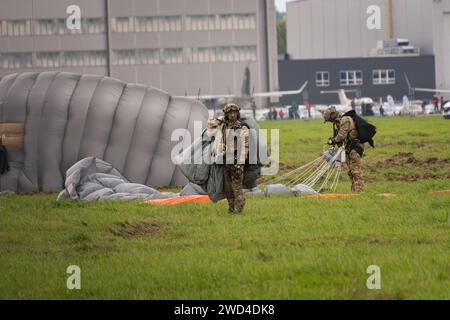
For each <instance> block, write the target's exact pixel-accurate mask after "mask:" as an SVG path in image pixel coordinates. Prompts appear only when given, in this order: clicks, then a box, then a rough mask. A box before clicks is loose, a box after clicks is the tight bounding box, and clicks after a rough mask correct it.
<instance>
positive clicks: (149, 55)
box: [136, 49, 159, 64]
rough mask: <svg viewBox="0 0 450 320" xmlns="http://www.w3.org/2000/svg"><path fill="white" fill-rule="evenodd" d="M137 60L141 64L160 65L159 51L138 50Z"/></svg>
mask: <svg viewBox="0 0 450 320" xmlns="http://www.w3.org/2000/svg"><path fill="white" fill-rule="evenodd" d="M136 60H137V63H139V64H159V49H138V50H136Z"/></svg>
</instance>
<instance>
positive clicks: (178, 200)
mask: <svg viewBox="0 0 450 320" xmlns="http://www.w3.org/2000/svg"><path fill="white" fill-rule="evenodd" d="M431 193H435V194H436V193H440V194H444V193H450V190H439V191H433V192H431ZM379 195H382V196H383V195H387V194H379ZM391 195H395V194H389V196H391ZM354 196H358V194H357V193H324V194H313V195H308V196H305V197H309V198H325V199H327V198H328V199H332V198H349V197H354ZM222 201H224V200H222ZM144 202H145V203H146V204H156V205H168V206H174V205H177V204H183V203H211V202H212V201H211V199H210V198H209V197H208V196H199V195H194V196H179V197H175V198H167V199H154V200H145V201H144Z"/></svg>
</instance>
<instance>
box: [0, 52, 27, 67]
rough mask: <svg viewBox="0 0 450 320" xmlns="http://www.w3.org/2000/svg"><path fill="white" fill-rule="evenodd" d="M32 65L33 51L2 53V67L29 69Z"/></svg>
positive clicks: (0, 56)
mask: <svg viewBox="0 0 450 320" xmlns="http://www.w3.org/2000/svg"><path fill="white" fill-rule="evenodd" d="M31 67H32V64H31V52H8V53H0V68H1V69H27V68H31Z"/></svg>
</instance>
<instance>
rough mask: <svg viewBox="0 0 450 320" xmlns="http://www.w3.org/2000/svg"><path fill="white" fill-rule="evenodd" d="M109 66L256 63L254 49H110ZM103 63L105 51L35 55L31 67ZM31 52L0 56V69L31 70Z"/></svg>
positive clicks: (78, 65) (239, 47)
mask: <svg viewBox="0 0 450 320" xmlns="http://www.w3.org/2000/svg"><path fill="white" fill-rule="evenodd" d="M112 53H113V55H112V64H113V65H140V64H181V63H211V62H237V61H256V47H255V46H235V47H214V48H185V49H182V48H163V49H131V50H129V49H127V50H113V52H112ZM106 63H107V55H106V51H51V52H36V54H35V67H38V68H59V67H97V66H105V65H106ZM32 66H33V60H32V53H31V52H20V53H19V52H9V53H0V68H1V69H26V68H32Z"/></svg>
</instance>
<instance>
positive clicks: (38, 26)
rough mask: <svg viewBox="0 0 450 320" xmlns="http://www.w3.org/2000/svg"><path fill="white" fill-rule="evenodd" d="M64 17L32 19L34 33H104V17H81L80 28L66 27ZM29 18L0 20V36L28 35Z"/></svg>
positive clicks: (30, 26) (29, 29) (30, 25)
mask: <svg viewBox="0 0 450 320" xmlns="http://www.w3.org/2000/svg"><path fill="white" fill-rule="evenodd" d="M66 23H67V21H66V19H39V20H35V21H34V34H36V35H61V34H81V33H93V34H95V33H104V32H105V19H104V18H81V29H80V30H77V29H74V30H71V29H69V28H67V25H66ZM31 30H32V23H31V20H3V21H0V36H29V35H31V34H32V32H31Z"/></svg>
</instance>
